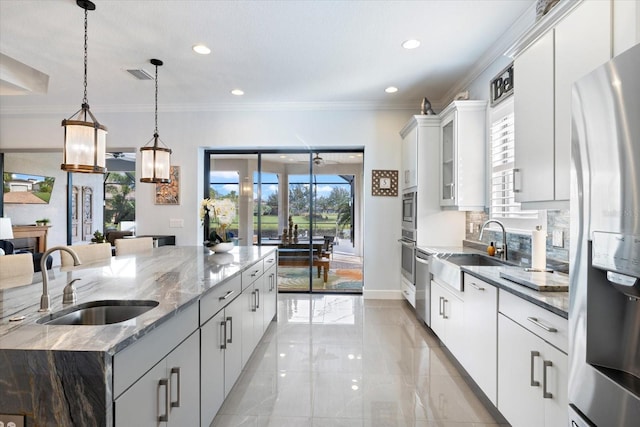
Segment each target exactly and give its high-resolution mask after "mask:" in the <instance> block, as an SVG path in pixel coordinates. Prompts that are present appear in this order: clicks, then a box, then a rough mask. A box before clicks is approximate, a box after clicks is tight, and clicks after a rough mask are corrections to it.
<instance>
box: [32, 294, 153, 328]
mask: <svg viewBox="0 0 640 427" xmlns="http://www.w3.org/2000/svg"><path fill="white" fill-rule="evenodd" d="M158 304H159V303H158V301H152V300H101V301H91V302H86V303H83V304H78V305H76V306H74V307H71V308H68V309H64V310H60V311H58V312H56V313H53V314H50V315H48V316H45V317H43V318H41V319H39V320H38V321H37V323H40V324H41V325H111V324H114V323H120V322H124V321H127V320H130V319H133V318H134V317H138V316H140V315H141V314H143V313H146V312H147V311H149V310H151V309H152V308H154V307H157V306H158Z"/></svg>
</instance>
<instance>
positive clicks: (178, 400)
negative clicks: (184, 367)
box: [171, 368, 180, 408]
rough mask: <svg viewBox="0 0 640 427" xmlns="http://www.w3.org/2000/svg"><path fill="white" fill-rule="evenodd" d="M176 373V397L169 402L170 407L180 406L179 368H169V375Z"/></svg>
mask: <svg viewBox="0 0 640 427" xmlns="http://www.w3.org/2000/svg"><path fill="white" fill-rule="evenodd" d="M173 374H176V377H177V381H178V399H177V400H176V401H175V402H171V407H172V408H179V407H180V368H171V375H173Z"/></svg>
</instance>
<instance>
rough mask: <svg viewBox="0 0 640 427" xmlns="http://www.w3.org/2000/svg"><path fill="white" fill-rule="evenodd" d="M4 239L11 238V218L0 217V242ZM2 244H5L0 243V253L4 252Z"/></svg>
mask: <svg viewBox="0 0 640 427" xmlns="http://www.w3.org/2000/svg"><path fill="white" fill-rule="evenodd" d="M5 239H13V228H11V218H0V242H2V241H3V240H5ZM7 243H10V242H7ZM3 246H5V245H1V244H0V255H4V254H5V250H4V249H3ZM6 246H8V245H6ZM11 246H13V245H11Z"/></svg>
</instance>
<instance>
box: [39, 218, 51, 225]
mask: <svg viewBox="0 0 640 427" xmlns="http://www.w3.org/2000/svg"><path fill="white" fill-rule="evenodd" d="M50 222H51V220H50V219H49V218H42V219H36V224H44V225H47V224H49V223H50Z"/></svg>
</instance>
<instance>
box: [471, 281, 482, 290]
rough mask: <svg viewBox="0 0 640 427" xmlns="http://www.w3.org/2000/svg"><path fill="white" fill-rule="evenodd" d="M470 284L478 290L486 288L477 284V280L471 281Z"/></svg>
mask: <svg viewBox="0 0 640 427" xmlns="http://www.w3.org/2000/svg"><path fill="white" fill-rule="evenodd" d="M469 285H471V287H472V288H473V289H477V290H479V291H484V288H483V287H482V286H478V285H477V284H476V282H471V283H469Z"/></svg>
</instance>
